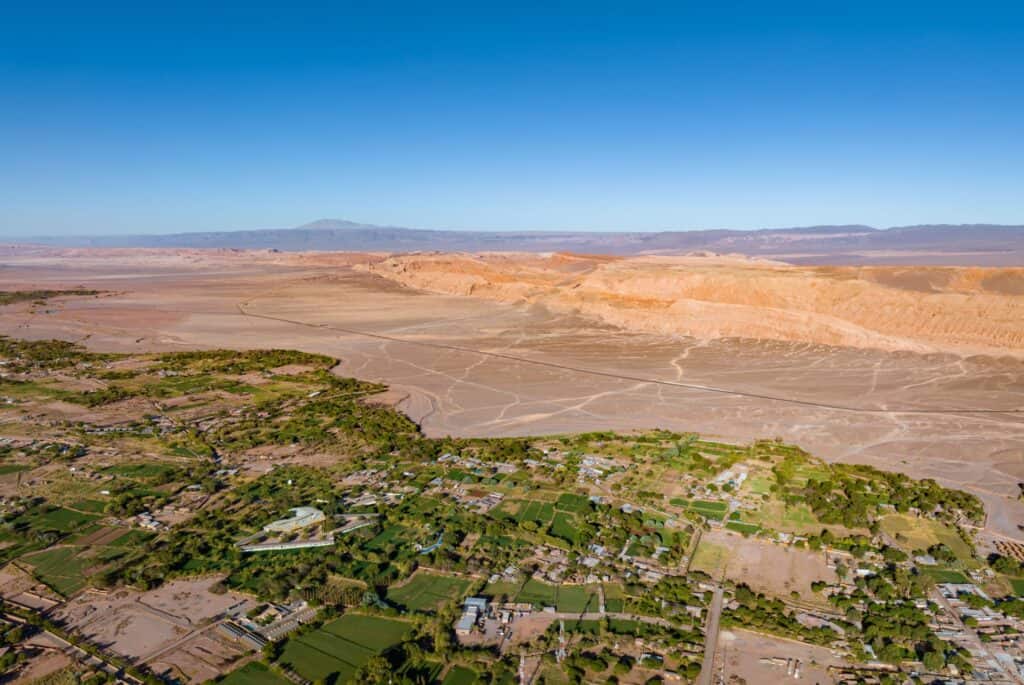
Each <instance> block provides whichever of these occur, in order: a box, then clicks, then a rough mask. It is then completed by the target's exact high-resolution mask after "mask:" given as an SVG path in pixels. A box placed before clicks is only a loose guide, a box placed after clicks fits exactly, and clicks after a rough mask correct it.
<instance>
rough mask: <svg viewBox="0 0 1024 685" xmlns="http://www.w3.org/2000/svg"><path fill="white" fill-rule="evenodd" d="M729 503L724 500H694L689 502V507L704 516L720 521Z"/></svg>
mask: <svg viewBox="0 0 1024 685" xmlns="http://www.w3.org/2000/svg"><path fill="white" fill-rule="evenodd" d="M728 508H729V505H728V504H726V503H725V502H711V501H708V500H699V499H697V500H694V501H692V502H690V509H692V510H693V511H695V512H697V513H698V514H700V515H701V516H703V517H704V518H708V519H714V520H715V521H721V520H722V519H723V518H725V511H726V510H727V509H728Z"/></svg>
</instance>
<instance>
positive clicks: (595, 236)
mask: <svg viewBox="0 0 1024 685" xmlns="http://www.w3.org/2000/svg"><path fill="white" fill-rule="evenodd" d="M17 242H24V243H33V244H37V245H49V246H54V247H105V248H109V247H145V248H159V247H166V248H234V249H275V250H282V251H299V250H312V251H372V252H415V251H446V252H451V251H463V252H480V251H523V252H558V251H568V252H578V253H588V254H608V255H635V254H659V253H662V254H663V253H680V252H695V251H709V252H718V253H740V254H745V255H750V256H764V257H772V258H781V259H784V260H785V261H790V262H802V263H830V264H844V263H889V262H891V263H918V264H920V263H933V264H946V263H948V264H993V265H996V264H998V265H1024V226H997V225H990V224H968V225H927V226H899V227H893V228H886V229H877V228H872V227H871V226H860V225H851V226H808V227H803V228H767V229H757V230H749V231H740V230H725V229H715V230H698V231H660V232H597V231H453V230H428V229H416V228H401V227H397V226H375V225H372V224H359V223H354V222H351V221H341V220H336V219H322V220H320V221H314V222H312V223H309V224H305V225H303V226H298V227H296V228H282V229H263V230H249V231H217V232H205V233H173V234H164V235H109V236H85V237H48V238H33V239H26V240H23V241H17Z"/></svg>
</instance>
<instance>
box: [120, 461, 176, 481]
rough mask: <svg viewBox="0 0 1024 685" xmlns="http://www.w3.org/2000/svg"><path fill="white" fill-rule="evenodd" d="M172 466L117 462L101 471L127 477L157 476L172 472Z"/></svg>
mask: <svg viewBox="0 0 1024 685" xmlns="http://www.w3.org/2000/svg"><path fill="white" fill-rule="evenodd" d="M174 470H175V469H174V467H173V466H170V465H168V464H156V463H151V462H143V463H138V464H117V465H115V466H108V467H107V468H105V469H103V473H110V474H113V475H115V476H126V477H128V478H141V479H147V478H158V477H162V476H165V475H168V474H170V473H173V472H174Z"/></svg>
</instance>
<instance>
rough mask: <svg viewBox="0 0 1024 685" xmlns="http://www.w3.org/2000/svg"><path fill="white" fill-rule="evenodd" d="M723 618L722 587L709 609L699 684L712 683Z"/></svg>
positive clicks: (718, 589)
mask: <svg viewBox="0 0 1024 685" xmlns="http://www.w3.org/2000/svg"><path fill="white" fill-rule="evenodd" d="M721 618H722V588H720V587H719V588H715V594H714V596H713V597H712V598H711V607H710V608H709V609H708V622H707V625H706V628H705V630H704V633H705V634H704V663H703V664H702V665H701V667H700V677H699V678H697V685H711V679H712V678H713V677H714V673H715V649H716V647H717V645H718V623H719V620H720V619H721Z"/></svg>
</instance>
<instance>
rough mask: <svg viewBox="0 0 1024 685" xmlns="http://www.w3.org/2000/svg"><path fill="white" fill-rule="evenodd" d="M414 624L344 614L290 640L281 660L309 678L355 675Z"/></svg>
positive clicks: (343, 679) (339, 679) (342, 679)
mask: <svg viewBox="0 0 1024 685" xmlns="http://www.w3.org/2000/svg"><path fill="white" fill-rule="evenodd" d="M411 631H412V626H411V625H410V624H408V623H405V622H404V621H397V620H393V619H388V618H380V617H377V616H364V615H361V614H345V615H344V616H342V617H341V618H339V619H336V620H334V621H332V622H330V623H328V624H327V625H325V626H324V627H322V628H320V629H319V630H315V631H313V632H312V633H307V634H305V635H302V636H300V637H297V638H293V639H291V640H288V643H287V644H286V645H285V647H284V651H283V652H282V653H281V658H280V661H281V663H282V664H284V665H286V666H288V667H289V668H291V669H292V670H293V671H295V672H296V673H298V674H299V675H300V676H302V677H303V678H306V679H307V680H322V679H326V678H328V677H329V676H336V677H337V682H339V683H345V682H348V681H350V680H351V679H352V677H353V675H354V674H355V672H356V671H357V670H358V669H359V667H360V666H362V665H363V664H365V663H366V662H367V661H369V660H370V659H371V658H372V657H373V656H374V655H376V654H380V653H382V652H384V651H385V650H387V649H389V648H390V647H393V646H395V645H397V644H399V643H400V642H401V641H402V640H404V639H405V638H406V636H408V634H409V633H410V632H411Z"/></svg>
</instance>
